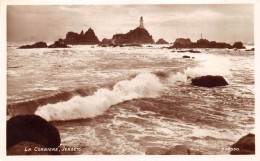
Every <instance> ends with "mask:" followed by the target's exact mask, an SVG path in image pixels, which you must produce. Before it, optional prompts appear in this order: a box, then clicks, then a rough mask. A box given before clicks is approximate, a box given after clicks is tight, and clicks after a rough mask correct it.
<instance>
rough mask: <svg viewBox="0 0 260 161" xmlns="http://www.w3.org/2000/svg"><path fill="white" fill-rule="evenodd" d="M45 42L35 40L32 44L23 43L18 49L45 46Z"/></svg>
mask: <svg viewBox="0 0 260 161" xmlns="http://www.w3.org/2000/svg"><path fill="white" fill-rule="evenodd" d="M47 47H48V46H47V44H46V42H43V41H40V42H36V43H34V44H32V45H23V46H20V47H19V49H31V48H47Z"/></svg>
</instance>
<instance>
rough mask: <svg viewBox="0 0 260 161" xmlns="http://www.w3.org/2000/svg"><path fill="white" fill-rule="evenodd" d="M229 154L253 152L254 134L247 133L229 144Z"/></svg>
mask: <svg viewBox="0 0 260 161" xmlns="http://www.w3.org/2000/svg"><path fill="white" fill-rule="evenodd" d="M231 148H234V150H232V151H231V152H230V154H231V155H239V154H255V134H248V135H246V136H243V137H242V138H241V139H239V140H238V141H237V142H236V143H235V144H233V145H232V146H231Z"/></svg>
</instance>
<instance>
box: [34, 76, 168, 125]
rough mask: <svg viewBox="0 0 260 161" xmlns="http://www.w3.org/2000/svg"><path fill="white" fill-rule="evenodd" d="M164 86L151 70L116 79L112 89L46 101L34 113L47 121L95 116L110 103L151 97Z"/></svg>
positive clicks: (159, 92)
mask: <svg viewBox="0 0 260 161" xmlns="http://www.w3.org/2000/svg"><path fill="white" fill-rule="evenodd" d="M164 89H166V87H165V86H164V85H163V84H162V83H161V82H160V80H159V78H158V77H156V76H155V75H154V74H151V73H142V74H139V75H137V76H136V77H135V78H133V79H132V80H124V81H120V82H118V83H117V84H116V85H115V86H114V87H113V90H109V89H106V88H101V89H99V90H98V91H96V92H95V93H94V94H93V95H91V96H87V97H80V96H75V97H73V98H72V99H70V100H69V101H67V102H59V103H56V104H47V105H45V106H41V107H39V108H38V109H37V111H36V112H35V114H36V115H39V116H41V117H43V118H45V119H46V120H48V121H54V120H71V119H80V118H89V117H95V116H97V115H100V114H102V113H103V112H104V111H106V110H107V109H108V108H109V107H110V106H112V105H115V104H118V103H120V102H123V101H126V100H132V99H136V98H155V97H158V96H160V95H161V93H162V92H163V90H164Z"/></svg>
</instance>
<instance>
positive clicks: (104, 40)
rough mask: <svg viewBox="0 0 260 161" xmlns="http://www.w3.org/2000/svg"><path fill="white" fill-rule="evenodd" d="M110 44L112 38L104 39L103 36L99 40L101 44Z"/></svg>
mask: <svg viewBox="0 0 260 161" xmlns="http://www.w3.org/2000/svg"><path fill="white" fill-rule="evenodd" d="M110 44H113V41H112V39H106V38H104V39H103V40H102V41H101V45H110Z"/></svg>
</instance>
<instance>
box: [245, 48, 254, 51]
mask: <svg viewBox="0 0 260 161" xmlns="http://www.w3.org/2000/svg"><path fill="white" fill-rule="evenodd" d="M246 51H255V48H251V49H248V50H246Z"/></svg>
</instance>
